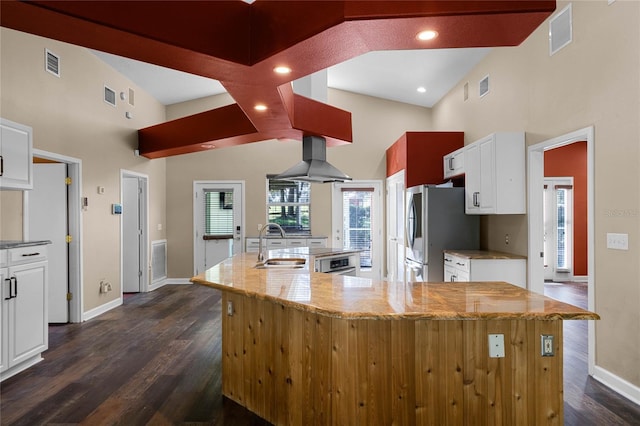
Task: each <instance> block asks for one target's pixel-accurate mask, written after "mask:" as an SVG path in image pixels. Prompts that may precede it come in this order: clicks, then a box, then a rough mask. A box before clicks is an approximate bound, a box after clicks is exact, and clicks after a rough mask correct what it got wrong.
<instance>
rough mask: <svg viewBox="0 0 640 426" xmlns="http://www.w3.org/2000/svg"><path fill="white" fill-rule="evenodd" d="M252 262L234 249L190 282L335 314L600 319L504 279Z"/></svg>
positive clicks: (251, 255)
mask: <svg viewBox="0 0 640 426" xmlns="http://www.w3.org/2000/svg"><path fill="white" fill-rule="evenodd" d="M255 263H256V258H255V254H254V253H243V254H239V255H236V256H233V257H231V258H229V259H226V260H224V261H223V262H221V263H219V264H218V265H216V266H214V267H212V268H210V269H208V270H207V271H206V272H204V273H202V274H200V275H198V276H195V277H193V278H192V279H191V281H192V282H194V283H196V284H201V285H205V286H209V287H213V288H216V289H219V290H223V291H229V292H233V293H238V294H244V295H246V296H249V297H256V298H259V299H264V300H272V301H274V302H276V303H280V304H282V305H284V306H287V307H292V308H295V309H300V310H304V311H308V312H314V313H320V314H323V315H327V316H332V317H338V318H362V319H372V318H379V319H383V318H384V319H394V318H413V319H420V318H423V319H478V320H480V319H483V320H488V319H528V320H555V319H563V320H570V319H580V320H585V319H600V317H599V316H598V315H597V314H595V313H593V312H589V311H586V310H584V309H581V308H578V307H575V306H572V305H569V304H566V303H562V302H559V301H557V300H554V299H551V298H548V297H545V296H543V295H540V294H538V293H533V292H530V291H528V290H525V289H522V288H520V287H517V286H514V285H511V284H507V283H504V282H482V283H478V282H475V283H462V282H456V283H404V282H387V281H381V280H372V279H369V278H363V277H351V276H344V275H336V274H322V273H316V272H309V270H308V269H255V268H254V266H255Z"/></svg>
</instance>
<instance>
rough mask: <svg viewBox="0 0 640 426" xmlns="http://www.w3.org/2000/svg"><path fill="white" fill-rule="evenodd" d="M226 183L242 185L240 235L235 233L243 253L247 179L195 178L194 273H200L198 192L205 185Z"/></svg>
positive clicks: (219, 185)
mask: <svg viewBox="0 0 640 426" xmlns="http://www.w3.org/2000/svg"><path fill="white" fill-rule="evenodd" d="M225 185H240V192H241V193H240V200H241V206H240V217H241V219H240V222H241V224H240V235H239V236H238V235H237V234H236V235H235V237H234V239H235V240H236V241H239V242H238V244H239V251H238V253H242V252H243V251H244V250H243V247H242V245H243V242H244V235H245V217H246V216H245V211H246V208H245V205H246V204H245V193H246V190H245V181H243V180H194V181H193V274H194V275H197V274H198V256H197V254H198V238H200V237H199V236H198V220H199V218H200V216H201V213H202V212H201V211H200V210H199V209H200V200H199V199H198V196H197V194H198V192H199V191H200V190H201V189H203V187H211V188H217V187H221V186H222V187H224V186H225ZM203 223H204V222H203ZM234 244H235V243H234Z"/></svg>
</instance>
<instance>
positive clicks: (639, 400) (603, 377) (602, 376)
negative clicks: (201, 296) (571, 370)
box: [593, 365, 640, 405]
mask: <svg viewBox="0 0 640 426" xmlns="http://www.w3.org/2000/svg"><path fill="white" fill-rule="evenodd" d="M593 378H594V379H596V380H597V381H599V382H600V383H602V384H603V385H605V386H607V387H608V388H610V389H611V390H613V391H615V392H617V393H619V394H620V395H622V396H623V397H625V398H627V399H628V400H629V401H631V402H633V403H634V404H638V405H640V387H638V386H636V385H634V384H633V383H629V382H627V381H626V380H625V379H623V378H621V377H618V376H616V375H615V374H613V373H611V372H610V371H608V370H605V369H604V368H602V367H598V366H597V365H596V366H595V367H594V369H593Z"/></svg>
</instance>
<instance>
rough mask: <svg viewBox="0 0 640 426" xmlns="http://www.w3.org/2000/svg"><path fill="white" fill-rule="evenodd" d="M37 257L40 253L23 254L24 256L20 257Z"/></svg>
mask: <svg viewBox="0 0 640 426" xmlns="http://www.w3.org/2000/svg"><path fill="white" fill-rule="evenodd" d="M38 255H40V253H39V252H35V253H24V254H23V255H22V257H29V256H38Z"/></svg>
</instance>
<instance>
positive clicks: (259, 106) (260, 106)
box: [253, 104, 267, 111]
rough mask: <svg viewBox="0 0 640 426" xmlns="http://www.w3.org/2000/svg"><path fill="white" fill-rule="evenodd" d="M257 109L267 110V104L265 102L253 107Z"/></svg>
mask: <svg viewBox="0 0 640 426" xmlns="http://www.w3.org/2000/svg"><path fill="white" fill-rule="evenodd" d="M253 108H254V109H255V110H256V111H266V110H267V106H266V105H263V104H258V105H256V106H254V107H253Z"/></svg>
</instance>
